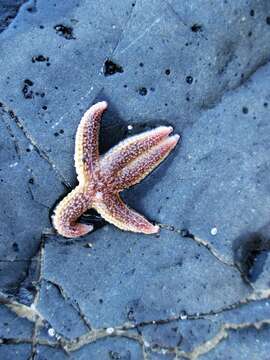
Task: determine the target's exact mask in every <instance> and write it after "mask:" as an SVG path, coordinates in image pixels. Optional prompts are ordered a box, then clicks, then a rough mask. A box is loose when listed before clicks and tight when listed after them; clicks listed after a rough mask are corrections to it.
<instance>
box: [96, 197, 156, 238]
mask: <svg viewBox="0 0 270 360" xmlns="http://www.w3.org/2000/svg"><path fill="white" fill-rule="evenodd" d="M93 207H94V208H95V209H96V210H97V211H98V212H99V213H100V215H101V216H102V217H103V218H104V219H105V220H107V221H108V222H110V223H111V224H114V225H115V226H117V227H118V228H120V229H122V230H127V231H133V232H140V233H144V234H154V233H157V232H158V230H159V226H157V225H156V226H154V225H152V224H151V223H150V222H149V221H148V220H146V219H145V218H144V217H143V216H142V215H140V214H138V213H137V212H136V211H134V210H132V209H130V208H129V207H127V206H126V205H125V204H124V202H123V201H122V200H121V198H120V196H119V195H118V194H112V193H107V194H103V195H102V199H100V201H96V202H95V203H94V204H93Z"/></svg>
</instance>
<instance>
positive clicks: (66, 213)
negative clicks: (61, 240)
mask: <svg viewBox="0 0 270 360" xmlns="http://www.w3.org/2000/svg"><path fill="white" fill-rule="evenodd" d="M107 106H108V104H107V103H106V102H105V101H102V102H99V103H97V104H95V105H93V106H92V107H91V108H90V109H89V110H88V111H86V113H85V114H84V116H83V117H82V120H81V122H80V124H79V126H78V130H77V133H76V144H75V156H74V159H75V167H76V171H77V176H78V181H79V185H78V186H77V187H76V188H75V189H74V190H72V191H71V192H70V193H69V194H68V195H67V196H66V197H65V198H64V199H63V200H62V201H61V202H60V203H59V204H58V206H57V207H56V209H55V212H54V216H53V224H54V227H55V228H56V230H57V231H58V233H59V234H61V235H63V236H65V237H78V236H82V235H85V234H87V233H88V232H90V231H91V230H92V229H93V227H92V225H85V224H80V223H78V222H77V220H78V218H79V217H80V216H81V215H82V214H83V213H84V212H85V211H86V210H87V209H89V208H94V209H96V210H97V211H98V212H99V213H100V214H101V216H102V217H103V218H104V219H105V220H107V221H108V222H110V223H112V224H114V225H115V226H117V227H119V228H120V229H123V230H128V231H134V232H141V233H145V234H153V233H156V232H158V231H159V226H157V225H152V224H151V223H150V222H149V221H148V220H146V219H145V218H144V217H143V216H142V215H140V214H138V213H137V212H135V211H134V210H132V209H130V208H129V207H127V206H126V205H125V204H124V202H123V201H122V200H121V198H120V196H119V192H120V191H122V190H124V189H127V188H129V187H130V186H132V185H135V184H137V183H139V182H140V181H141V180H142V179H143V178H144V177H145V176H147V175H148V174H149V173H150V172H151V171H152V170H154V168H156V167H157V166H158V165H159V164H160V163H161V162H162V161H163V160H164V159H165V158H166V157H167V156H168V155H169V153H170V152H171V150H172V149H173V148H174V147H175V146H176V144H177V142H178V140H179V135H174V136H170V137H169V134H170V133H171V132H172V131H173V128H172V127H171V126H160V127H158V128H156V129H154V130H150V131H146V132H144V133H142V134H139V135H135V136H132V137H130V138H128V139H126V140H124V141H121V142H120V143H119V144H118V145H116V146H114V147H113V148H112V149H111V150H109V151H108V152H107V153H106V154H105V155H104V156H103V157H102V158H100V157H99V149H98V137H99V128H100V121H101V117H102V114H103V112H104V111H105V110H106V109H107Z"/></svg>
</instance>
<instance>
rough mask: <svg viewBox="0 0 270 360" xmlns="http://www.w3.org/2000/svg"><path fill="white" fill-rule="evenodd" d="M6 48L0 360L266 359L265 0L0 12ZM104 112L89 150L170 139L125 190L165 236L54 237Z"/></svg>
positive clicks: (268, 37) (70, 1)
mask: <svg viewBox="0 0 270 360" xmlns="http://www.w3.org/2000/svg"><path fill="white" fill-rule="evenodd" d="M0 40H1V41H0V52H1V62H0V72H1V78H0V90H1V91H0V169H1V170H0V181H1V183H0V186H1V190H0V200H1V210H0V239H1V241H0V252H1V255H0V274H1V276H0V290H1V291H2V292H4V293H5V294H6V295H10V297H9V303H11V304H13V305H12V306H13V311H16V312H17V314H19V315H15V314H14V313H10V311H11V309H9V310H7V309H6V307H4V306H5V305H3V304H2V303H4V302H5V301H4V300H5V299H6V298H5V296H4V297H3V299H2V298H1V296H0V303H1V308H0V320H1V321H0V323H1V324H2V326H1V327H0V335H1V336H0V358H1V359H2V358H3V359H6V358H7V359H9V358H10V357H11V356H13V357H14V354H16V356H17V357H16V358H18V359H32V360H33V359H39V360H44V359H51V358H53V359H59V360H60V359H61V360H62V359H65V358H67V356H66V354H65V352H64V351H63V349H62V350H61V349H59V347H60V348H61V346H62V348H64V349H65V350H69V351H71V355H70V359H75V360H81V359H87V360H88V359H89V358H91V359H94V360H95V359H101V360H107V359H108V360H111V359H112V360H115V359H124V360H127V359H128V360H129V359H130V360H140V359H151V360H154V359H163V360H169V359H173V358H175V356H176V355H177V357H178V359H181V360H182V358H185V359H188V358H192V359H195V358H201V359H216V358H219V359H225V358H226V359H228V358H230V359H233V360H234V359H245V358H247V357H248V356H249V357H254V358H258V359H267V354H268V353H269V349H268V343H267V338H269V334H268V333H269V321H270V314H269V302H268V298H269V296H270V288H269V277H268V274H269V271H268V269H269V250H270V245H269V244H270V242H269V239H270V235H269V234H270V226H269V211H268V210H269V207H270V193H269V192H270V182H269V179H270V166H269V164H270V163H269V161H270V160H269V159H270V147H269V137H270V125H269V121H268V118H269V109H270V91H269V79H270V65H269V60H270V3H269V1H267V0H261V1H256V0H248V1H246V0H245V1H244V0H240V1H237V2H236V1H233V0H224V1H219V2H213V1H201V0H191V1H175V0H167V1H165V2H164V1H162V0H153V1H151V2H149V1H145V0H128V1H119V0H112V1H110V2H107V1H103V0H102V1H96V0H90V1H82V0H76V1H75V0H67V1H64V2H63V1H52V0H37V1H23V0H22V1H16V0H13V1H10V2H9V3H8V6H7V1H4V2H3V6H2V8H1V10H0ZM102 99H105V100H107V101H108V102H109V110H108V112H107V113H106V114H105V116H104V120H103V123H102V128H101V135H100V142H101V145H100V148H101V152H104V151H106V150H107V149H108V148H110V147H111V146H113V145H114V144H116V143H117V142H118V141H119V140H121V139H123V138H125V137H127V136H129V135H133V134H136V133H138V132H142V131H144V130H147V129H151V128H153V127H156V126H158V125H172V126H173V127H174V129H175V132H177V133H180V134H181V142H180V144H179V145H178V146H177V148H176V150H175V151H174V152H173V153H172V154H171V155H170V156H169V158H168V159H167V160H166V161H165V162H164V163H163V164H162V165H161V166H160V167H159V168H158V169H157V170H156V171H154V172H153V174H151V176H149V177H148V178H147V179H145V180H144V181H143V182H142V183H141V184H139V185H138V186H136V187H135V188H134V189H130V190H128V191H126V192H125V193H124V194H123V197H124V198H125V200H126V201H127V203H128V204H130V205H131V206H132V207H134V208H135V209H137V210H138V211H140V212H141V213H143V214H145V215H146V216H147V217H148V218H149V219H152V221H153V222H157V223H159V224H160V225H161V228H162V230H161V232H160V234H159V236H143V235H140V234H131V233H124V232H121V231H119V230H118V229H116V228H114V227H113V226H111V225H108V224H105V222H104V221H102V220H101V219H100V217H99V216H98V215H97V214H95V213H94V212H89V213H87V214H86V215H85V216H84V217H83V219H82V221H85V222H93V223H94V226H95V231H94V232H93V233H91V234H89V235H87V236H86V237H84V238H82V239H77V240H66V239H63V238H60V237H57V236H56V235H55V234H54V231H53V229H52V228H51V222H50V216H51V214H52V211H53V208H54V206H55V204H56V203H57V201H59V199H60V198H62V197H63V196H64V195H65V194H66V193H67V192H68V191H69V190H70V188H71V187H73V186H74V185H75V184H76V174H75V171H74V166H73V151H74V136H75V132H76V127H77V125H78V123H79V121H80V117H81V115H82V114H83V112H84V111H85V110H86V109H87V108H88V107H89V106H90V105H91V104H93V103H94V102H96V101H97V100H102ZM20 304H24V306H25V307H24V308H23V309H24V312H20V310H22V309H21V307H22V305H20ZM25 311H26V312H27V316H28V320H26V319H23V318H22V316H25ZM33 322H34V324H33ZM5 324H7V325H5ZM14 324H15V326H14ZM38 324H39V325H40V327H39V326H37V325H38ZM223 335H224V336H223ZM217 339H218V341H217ZM209 344H210V345H209ZM11 354H12V355H11Z"/></svg>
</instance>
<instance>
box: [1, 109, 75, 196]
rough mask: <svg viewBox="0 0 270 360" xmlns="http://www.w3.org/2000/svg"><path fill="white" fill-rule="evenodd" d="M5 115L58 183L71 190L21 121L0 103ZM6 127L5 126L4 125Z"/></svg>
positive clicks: (67, 182)
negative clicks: (44, 162) (48, 166)
mask: <svg viewBox="0 0 270 360" xmlns="http://www.w3.org/2000/svg"><path fill="white" fill-rule="evenodd" d="M1 109H2V111H3V112H4V113H5V114H7V115H8V116H9V117H10V118H11V119H12V120H13V121H14V122H15V123H16V125H17V126H18V128H19V129H20V130H21V131H22V133H23V135H24V137H25V138H26V139H27V140H28V141H29V142H30V144H31V145H32V146H33V148H34V149H35V150H36V152H37V154H38V155H39V156H40V157H41V158H42V159H44V160H45V161H46V162H47V163H48V164H49V165H50V167H51V168H52V169H53V171H54V173H55V174H56V176H57V177H58V179H59V180H60V182H61V183H62V184H63V185H64V186H65V187H66V188H68V189H70V188H71V184H70V183H69V181H68V180H67V179H65V177H64V175H62V174H61V172H60V170H59V169H57V167H56V165H55V164H54V162H53V161H52V160H51V159H50V158H49V156H48V155H47V153H46V152H45V151H44V150H42V149H41V148H40V146H39V144H38V143H37V142H36V141H35V139H34V138H33V137H32V135H31V134H30V133H29V131H28V130H27V129H26V128H25V126H24V123H23V121H22V120H21V119H20V118H19V117H18V116H17V115H16V114H15V112H14V111H13V110H12V109H10V108H9V107H8V106H7V105H6V104H4V103H3V102H0V110H1ZM5 125H6V124H5Z"/></svg>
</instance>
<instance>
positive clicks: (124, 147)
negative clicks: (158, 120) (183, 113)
mask: <svg viewBox="0 0 270 360" xmlns="http://www.w3.org/2000/svg"><path fill="white" fill-rule="evenodd" d="M172 130H173V128H172V127H171V126H160V127H158V128H156V129H153V130H149V131H146V132H144V133H142V134H139V135H134V136H131V137H129V138H127V139H126V140H123V141H121V142H120V143H119V144H118V145H116V146H114V147H113V148H112V149H111V150H109V151H108V152H107V153H106V154H105V155H104V157H103V159H102V160H101V169H102V172H103V174H104V175H105V176H109V177H115V175H116V174H117V172H118V171H119V170H121V169H123V168H124V167H125V166H126V165H127V164H128V163H130V162H131V161H133V160H134V159H136V158H137V157H138V156H139V155H141V154H142V153H144V152H145V151H149V150H150V149H151V148H152V147H154V146H155V145H157V144H158V143H159V142H161V141H162V140H163V139H165V138H166V137H167V136H168V135H169V134H170V133H171V132H172Z"/></svg>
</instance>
